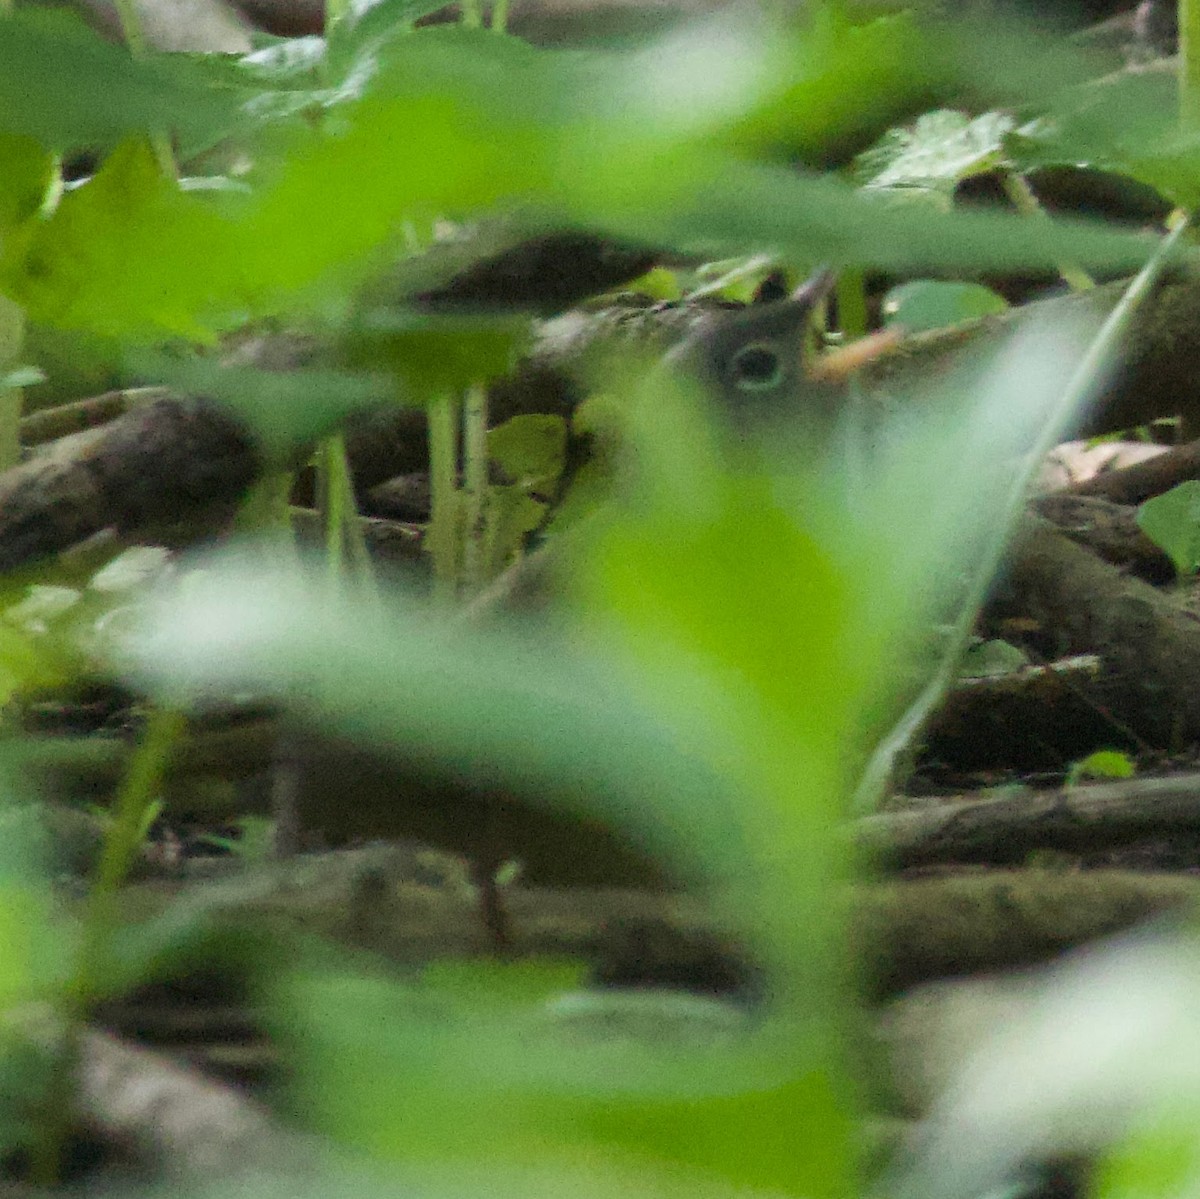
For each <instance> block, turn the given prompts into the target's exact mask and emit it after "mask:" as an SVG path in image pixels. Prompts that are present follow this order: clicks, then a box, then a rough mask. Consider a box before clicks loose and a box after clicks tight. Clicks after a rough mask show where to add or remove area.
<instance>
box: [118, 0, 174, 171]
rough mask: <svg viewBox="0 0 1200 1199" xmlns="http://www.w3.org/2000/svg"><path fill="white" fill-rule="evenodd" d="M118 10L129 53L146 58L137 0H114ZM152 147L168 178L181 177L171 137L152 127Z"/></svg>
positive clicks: (161, 168) (144, 35)
mask: <svg viewBox="0 0 1200 1199" xmlns="http://www.w3.org/2000/svg"><path fill="white" fill-rule="evenodd" d="M114 3H115V6H116V10H117V20H118V21H119V22H120V25H121V36H122V37H123V38H124V39H125V45H126V46H128V47H129V53H130V54H132V55H133V57H134V58H145V57H146V52H147V48H148V47H147V45H146V34H145V32H144V31H143V29H142V18H141V15H140V14H139V13H138V10H137V4H136V3H135V0H114ZM149 138H150V148H151V149H152V150H153V151H154V157H155V160H156V161H157V162H158V166H159V169H160V170H161V171H162V173H163V174H164V175H166V177H167V178H168V179H176V178H178V177H179V166H178V164H177V163H176V161H175V151H174V150H173V149H172V148H171V139H170V138H169V137H168V136H167V135H166V134H165V133H164V132H163V131H162V130H161V129H152V130H151V131H150V133H149Z"/></svg>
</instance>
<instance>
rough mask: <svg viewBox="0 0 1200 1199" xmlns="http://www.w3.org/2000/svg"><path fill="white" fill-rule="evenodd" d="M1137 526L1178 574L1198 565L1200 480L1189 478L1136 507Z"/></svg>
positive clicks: (1183, 576) (1199, 558)
mask: <svg viewBox="0 0 1200 1199" xmlns="http://www.w3.org/2000/svg"><path fill="white" fill-rule="evenodd" d="M1137 523H1138V528H1140V529H1141V530H1142V532H1143V533H1145V534H1146V536H1147V537H1149V538H1150V540H1151V541H1153V542H1154V544H1155V545H1157V546H1158V547H1159V548H1160V549H1162V550H1163V551H1164V552H1165V553H1166V554H1167V556H1168V557H1169V558H1170V559H1171V561H1172V562H1173V563H1174V564H1175V571H1176V573H1177V574H1178V575H1179V577H1180V578H1186V577H1187V576H1188V575H1191V574H1194V573H1195V572H1196V570H1197V569H1200V482H1198V481H1197V480H1195V479H1191V480H1189V481H1188V482H1186V483H1180V484H1179V485H1178V486H1176V487H1172V488H1171V490H1170V491H1168V492H1167V493H1166V494H1165V495H1158V496H1155V497H1154V498H1153V499H1149V500H1147V501H1146V502H1145V503H1144V504H1142V505H1141V507H1140V508H1138V513H1137Z"/></svg>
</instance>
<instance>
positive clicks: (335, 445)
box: [317, 433, 346, 583]
mask: <svg viewBox="0 0 1200 1199" xmlns="http://www.w3.org/2000/svg"><path fill="white" fill-rule="evenodd" d="M345 455H346V442H345V439H344V438H343V437H342V436H341V434H340V433H335V434H334V435H333V436H332V437H327V438H325V440H324V441H323V442H321V446H320V449H319V450H318V451H317V511H318V513H320V515H321V519H322V521H323V523H324V527H325V567H326V572H327V574H328V576H329V579H330V581H331V582H333V583H337V582H338V580H339V579H341V577H342V549H343V546H344V545H345V541H344V539H343V537H342V529H343V526H344V525H345V522H346V491H345V487H344V486H343V485H342V472H341V468H342V467H343V466H344V465H345Z"/></svg>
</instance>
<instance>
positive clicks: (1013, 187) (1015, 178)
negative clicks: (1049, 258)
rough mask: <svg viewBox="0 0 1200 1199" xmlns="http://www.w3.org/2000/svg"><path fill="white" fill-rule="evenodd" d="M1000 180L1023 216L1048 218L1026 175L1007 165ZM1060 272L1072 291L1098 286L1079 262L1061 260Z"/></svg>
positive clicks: (1010, 200)
mask: <svg viewBox="0 0 1200 1199" xmlns="http://www.w3.org/2000/svg"><path fill="white" fill-rule="evenodd" d="M1000 182H1001V185H1002V186H1003V188H1004V194H1005V195H1006V196H1007V197H1008V200H1009V203H1010V204H1012V206H1013V207H1014V208H1015V209H1016V210H1017V211H1018V212H1019V213H1020V214H1021V215H1022V216H1027V217H1037V218H1038V219H1040V220H1045V219H1046V211H1045V209H1044V208H1043V207H1042V206H1041V204H1040V203H1039V201H1038V198H1037V196H1036V195H1034V192H1033V188H1032V187H1030V186H1029V183H1028V181H1027V180H1026V178H1025V176H1024V175H1022V174H1021V173H1020V172H1019V171H1014V170H1013V169H1012V168H1011V167H1006V168H1005V169H1004V170H1002V171H1001V172H1000ZM1058 273H1059V274H1060V275H1061V276H1062V278H1063V282H1065V283H1066V285H1067V286H1068V287H1069V288H1070V289H1071V290H1072V291H1077V292H1078V291H1090V290H1091V289H1092V288H1093V287H1095V286H1096V281H1095V279H1093V278H1092V277H1091V275H1089V274H1088V273H1087V271H1085V270H1084V269H1083V267H1081V266H1079V265H1078V264H1077V263H1074V262H1060V263H1059V264H1058Z"/></svg>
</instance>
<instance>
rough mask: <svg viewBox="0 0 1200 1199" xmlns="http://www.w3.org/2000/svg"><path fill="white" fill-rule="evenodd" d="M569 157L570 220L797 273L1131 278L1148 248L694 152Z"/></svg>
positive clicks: (565, 183) (1099, 233) (1142, 239)
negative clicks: (769, 256)
mask: <svg viewBox="0 0 1200 1199" xmlns="http://www.w3.org/2000/svg"><path fill="white" fill-rule="evenodd" d="M573 152H576V153H577V154H578V157H574V156H573V157H572V159H571V160H569V161H570V162H571V163H573V164H574V165H573V166H571V167H570V169H566V168H564V171H563V173H562V174H561V176H560V186H561V187H562V188H563V190H564V192H567V189H570V192H569V193H568V195H569V200H570V203H571V206H572V210H573V211H574V212H575V213H576V215H577V218H578V220H579V221H580V222H581V223H585V224H592V225H600V226H601V227H604V228H607V229H609V230H610V231H611V232H613V233H614V234H616V235H619V236H622V237H626V238H629V239H632V240H642V241H647V242H650V243H651V244H673V243H687V242H689V241H696V240H699V241H701V242H702V243H704V244H707V245H710V246H714V247H724V248H728V249H730V250H732V249H734V248H735V247H739V246H745V244H746V243H747V242H748V241H750V242H759V243H762V244H768V245H772V246H776V247H778V248H779V250H780V252H781V254H783V255H784V256H785V257H787V258H789V259H794V260H795V261H797V262H808V263H811V262H813V261H825V262H831V263H834V264H870V265H871V266H872V267H874V268H877V269H880V270H894V271H896V272H898V273H905V272H909V273H922V274H924V273H928V271H929V270H930V269H931V268H932V267H938V268H944V269H947V270H952V269H972V270H984V269H987V270H1013V269H1018V268H1021V267H1024V268H1029V267H1034V266H1042V267H1046V268H1053V267H1054V266H1055V264H1057V263H1058V262H1060V261H1062V260H1063V259H1070V260H1073V261H1076V262H1078V263H1080V264H1081V265H1083V266H1087V267H1092V268H1094V269H1096V270H1112V271H1118V270H1132V269H1136V268H1137V267H1139V266H1140V265H1141V264H1142V263H1143V262H1144V261H1145V260H1146V259H1147V258H1148V257H1149V254H1150V251H1151V250H1152V248H1153V244H1154V243H1153V240H1152V239H1151V238H1149V237H1147V236H1145V235H1141V234H1136V233H1128V232H1122V231H1116V230H1113V229H1110V228H1107V227H1105V226H1104V225H1102V224H1100V223H1088V222H1084V221H1079V220H1055V221H1031V220H1027V219H1025V218H1023V217H1020V216H1018V215H1016V214H1010V213H992V212H979V211H961V212H949V213H941V214H939V213H935V212H931V211H929V210H928V209H927V208H926V207H925V206H919V207H918V206H913V205H898V204H894V203H888V202H887V201H886V200H885V199H884V197H882V196H879V195H871V194H866V193H863V192H861V191H859V190H856V189H855V188H853V187H851V185H850V184H848V183H845V182H843V181H841V180H838V179H836V178H833V177H829V176H815V175H803V174H800V173H798V172H796V171H794V170H783V169H781V168H774V167H769V166H754V165H751V164H746V163H734V162H732V161H730V162H725V163H721V162H719V160H716V159H714V158H713V157H712V156H709V155H700V154H698V153H695V152H684V151H679V152H676V153H673V154H669V153H667V152H665V151H660V152H659V153H657V154H656V155H654V156H653V159H651V158H649V157H647V158H645V159H638V158H633V159H632V160H631V159H630V157H629V156H628V153H627V152H625V153H624V154H623V151H622V149H621V148H620V147H618V146H615V145H613V146H609V147H608V148H607V149H606V151H605V152H604V153H603V155H600V154H596V153H594V147H585V146H582V145H579V146H575V147H573ZM584 179H586V180H587V181H588V186H587V187H586V188H585V187H584V186H583V185H582V184H583V180H584ZM575 180H578V181H579V182H578V185H577V186H574V187H572V181H575Z"/></svg>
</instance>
